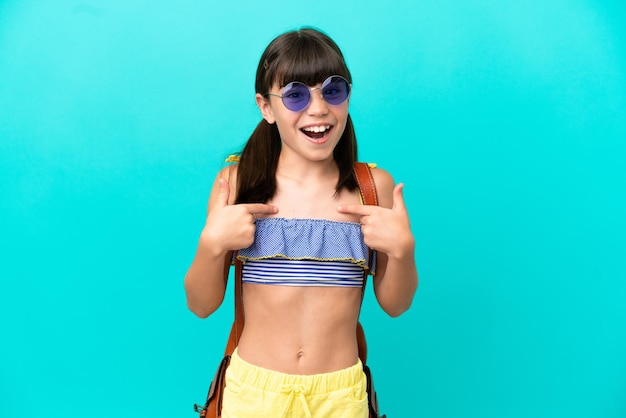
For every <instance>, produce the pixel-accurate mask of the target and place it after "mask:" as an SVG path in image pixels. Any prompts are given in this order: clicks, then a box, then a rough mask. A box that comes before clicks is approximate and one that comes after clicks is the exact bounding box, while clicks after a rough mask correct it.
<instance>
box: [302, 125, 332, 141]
mask: <svg viewBox="0 0 626 418" xmlns="http://www.w3.org/2000/svg"><path fill="white" fill-rule="evenodd" d="M332 128H333V127H332V126H331V125H321V126H308V127H306V128H302V129H300V130H301V131H302V133H303V134H305V135H306V136H308V137H309V138H311V139H318V140H319V139H322V138H324V136H326V135H327V134H328V133H329V132H330V131H331V129H332Z"/></svg>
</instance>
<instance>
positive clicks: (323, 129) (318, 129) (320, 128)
mask: <svg viewBox="0 0 626 418" xmlns="http://www.w3.org/2000/svg"><path fill="white" fill-rule="evenodd" d="M329 129H330V125H325V126H309V127H308V128H304V130H305V131H307V132H315V133H318V132H326V131H327V130H329Z"/></svg>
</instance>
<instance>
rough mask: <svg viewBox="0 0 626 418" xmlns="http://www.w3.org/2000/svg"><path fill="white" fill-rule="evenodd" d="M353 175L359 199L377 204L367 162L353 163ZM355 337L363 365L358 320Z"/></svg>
mask: <svg viewBox="0 0 626 418" xmlns="http://www.w3.org/2000/svg"><path fill="white" fill-rule="evenodd" d="M354 176H355V178H356V182H357V184H358V185H359V192H360V193H361V201H362V203H363V204H364V205H372V206H378V194H377V193H376V184H375V183H374V177H373V176H372V170H371V169H370V166H369V164H367V163H355V164H354ZM373 256H374V251H373V250H372V249H371V248H369V249H368V262H369V263H370V267H371V265H372V258H373ZM367 275H368V271H367V270H366V271H364V272H363V287H362V288H361V302H363V296H365V286H366V285H367ZM356 338H357V342H358V348H359V358H360V359H361V362H362V363H363V365H364V366H365V363H367V342H366V341H365V332H364V331H363V326H362V325H361V323H360V322H359V323H358V324H357V328H356Z"/></svg>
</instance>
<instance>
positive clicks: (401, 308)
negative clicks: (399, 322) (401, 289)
mask: <svg viewBox="0 0 626 418" xmlns="http://www.w3.org/2000/svg"><path fill="white" fill-rule="evenodd" d="M410 307H411V302H410V301H409V303H406V304H402V305H395V306H389V307H387V308H383V310H384V311H385V313H386V314H387V315H389V316H390V317H392V318H397V317H399V316H400V315H402V314H403V313H405V312H406V311H408V310H409V308H410Z"/></svg>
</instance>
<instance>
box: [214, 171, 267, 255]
mask: <svg viewBox="0 0 626 418" xmlns="http://www.w3.org/2000/svg"><path fill="white" fill-rule="evenodd" d="M229 196H230V187H229V185H228V182H227V181H226V180H224V179H219V190H218V196H217V199H216V201H215V204H214V205H213V207H211V208H210V209H209V215H208V216H207V221H206V224H205V226H204V229H203V231H202V238H203V239H206V240H208V242H209V245H210V248H212V249H214V250H215V252H216V253H217V254H223V253H225V252H227V251H231V250H239V249H241V248H246V247H249V246H250V245H251V244H252V243H253V242H254V233H255V231H256V226H255V221H256V216H257V215H269V214H274V213H276V212H278V208H277V207H276V206H273V205H268V204H265V203H243V204H238V205H230V204H229V203H228V198H229Z"/></svg>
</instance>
